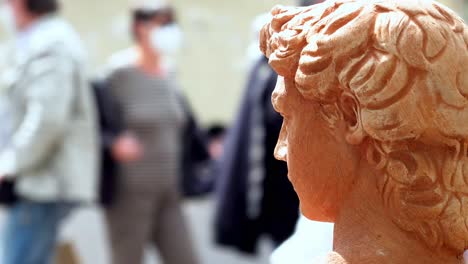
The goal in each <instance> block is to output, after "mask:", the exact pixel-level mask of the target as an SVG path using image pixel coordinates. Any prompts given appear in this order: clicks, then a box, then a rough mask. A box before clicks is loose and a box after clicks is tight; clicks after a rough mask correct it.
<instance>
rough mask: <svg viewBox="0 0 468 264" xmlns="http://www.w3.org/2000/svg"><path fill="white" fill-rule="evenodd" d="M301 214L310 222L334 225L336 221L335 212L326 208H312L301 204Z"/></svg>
mask: <svg viewBox="0 0 468 264" xmlns="http://www.w3.org/2000/svg"><path fill="white" fill-rule="evenodd" d="M301 212H302V214H303V215H304V216H305V217H307V218H308V219H309V220H312V221H318V222H327V223H334V222H335V219H336V213H335V212H336V210H334V209H332V208H326V207H313V206H310V205H308V204H306V203H302V202H301Z"/></svg>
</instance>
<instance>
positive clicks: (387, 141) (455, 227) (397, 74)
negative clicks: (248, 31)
mask: <svg viewBox="0 0 468 264" xmlns="http://www.w3.org/2000/svg"><path fill="white" fill-rule="evenodd" d="M272 14H273V20H272V21H271V23H269V24H267V25H266V26H265V27H264V29H263V31H262V35H261V49H262V51H263V52H264V54H265V55H266V56H267V57H269V60H270V64H271V65H272V67H273V68H274V69H275V70H276V71H277V72H278V74H279V75H282V76H284V77H285V78H288V79H290V80H294V81H295V83H296V88H297V89H298V90H299V91H300V92H301V94H302V95H303V96H304V97H305V98H306V99H310V100H313V101H318V102H320V103H321V104H325V105H330V106H333V107H329V108H324V109H334V110H330V111H338V112H341V114H339V115H336V116H338V117H339V118H342V119H344V120H343V121H345V122H347V123H348V124H350V127H349V130H350V136H349V138H347V141H348V142H349V143H350V144H362V143H363V142H364V141H366V142H370V144H368V145H369V149H368V155H367V156H368V157H367V158H368V160H369V162H370V163H371V164H373V165H374V166H375V167H376V168H377V169H378V170H379V171H381V172H382V173H381V175H379V176H378V185H379V189H380V191H381V194H382V200H383V203H384V204H385V206H386V208H387V209H388V210H389V211H390V214H389V215H391V216H392V217H393V220H394V222H395V223H396V224H398V225H399V226H400V227H401V228H402V229H404V230H406V231H408V232H414V233H416V234H417V235H418V236H419V237H420V238H421V239H422V240H424V241H425V242H426V243H427V245H428V246H430V247H433V248H442V247H445V248H449V249H452V250H455V251H457V252H458V253H461V252H463V251H464V250H465V249H466V248H467V246H468V30H467V27H466V25H465V24H464V22H463V20H462V19H461V18H460V17H459V16H457V15H456V14H455V13H454V12H452V11H451V10H450V9H448V8H446V7H444V6H442V5H441V4H438V3H436V2H432V1H426V0H406V1H398V0H393V1H379V0H336V1H332V0H330V1H326V2H324V3H321V4H318V5H314V6H310V7H298V8H296V9H285V8H283V7H281V6H278V7H275V8H274V9H273V11H272ZM338 47H339V48H338ZM291 65H292V66H291ZM447 65H451V67H447ZM324 114H327V113H324Z"/></svg>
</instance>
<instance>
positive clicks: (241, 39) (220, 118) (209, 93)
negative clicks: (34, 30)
mask: <svg viewBox="0 0 468 264" xmlns="http://www.w3.org/2000/svg"><path fill="white" fill-rule="evenodd" d="M171 2H172V4H173V5H174V7H175V9H176V11H177V18H178V21H179V23H180V26H181V28H182V31H183V33H184V41H183V48H182V50H181V53H180V54H179V55H178V59H177V68H178V74H179V81H180V83H181V86H182V89H183V90H184V91H185V93H186V95H187V97H188V99H189V101H190V104H191V106H192V108H193V111H194V113H195V115H196V116H197V117H198V120H199V123H200V125H201V126H203V127H205V126H208V125H209V124H212V123H221V124H225V125H227V126H229V124H230V123H231V122H232V121H233V119H234V117H235V113H236V111H237V109H238V108H239V104H240V100H241V96H242V93H243V91H244V88H245V84H246V82H247V79H248V78H247V76H248V72H249V68H250V66H251V64H250V62H249V59H248V48H249V44H250V43H251V41H252V40H253V39H254V36H253V33H252V29H251V28H252V22H253V21H254V19H255V17H257V16H258V15H260V14H262V13H265V12H268V11H269V10H270V9H271V8H272V7H273V6H274V5H277V4H282V5H293V4H295V1H293V0H236V1H219V0H197V1H191V0H172V1H171ZM441 2H443V3H445V4H446V5H448V6H450V7H451V8H453V9H454V10H456V11H457V12H459V13H460V14H462V16H464V17H465V18H467V17H468V1H463V0H451V1H450V0H446V1H441ZM63 7H64V15H65V17H66V18H67V19H68V20H69V21H70V22H71V23H72V24H73V25H74V27H75V28H76V29H77V31H78V32H79V34H80V35H81V37H82V39H83V41H84V44H85V46H86V48H87V50H88V52H89V61H90V65H89V69H90V75H91V76H100V75H102V74H103V73H104V72H105V71H106V65H107V64H108V61H109V58H110V57H111V55H112V54H115V53H116V52H117V51H120V50H123V49H125V48H128V47H129V46H130V45H131V43H132V39H131V37H130V34H129V32H130V26H129V25H130V24H129V23H130V17H129V11H128V0H99V1H96V0H63ZM10 37H11V35H10V34H9V32H7V31H6V30H5V28H1V30H0V59H1V58H4V56H5V53H6V52H7V50H8V49H7V48H6V47H7V43H8V41H9V39H10ZM0 63H4V61H0ZM3 67H8V65H4V64H3ZM214 210H215V203H214V200H213V198H212V197H211V196H208V197H203V198H198V199H194V200H190V199H188V200H186V201H185V202H184V214H185V216H186V219H187V220H188V221H189V225H190V231H191V233H192V235H193V239H194V242H195V247H196V250H197V251H198V252H199V255H200V257H201V263H202V264H218V263H222V264H267V263H269V256H270V254H271V252H272V250H273V248H274V245H273V243H272V242H270V241H269V240H267V239H262V240H261V242H260V246H259V251H258V254H257V255H254V256H247V255H243V254H241V253H238V252H236V251H233V250H230V249H225V248H220V247H219V246H216V245H215V243H214V242H213V233H212V232H213V231H212V230H211V226H212V224H209V223H212V222H213V217H214ZM4 220H5V214H4V213H0V233H1V232H2V229H1V226H3V225H2V223H3V222H4ZM61 240H62V241H66V242H67V243H71V248H72V251H73V252H74V253H75V254H77V256H78V258H79V259H80V262H79V263H85V264H107V263H109V259H110V253H109V242H108V241H107V234H106V229H105V228H104V220H103V215H102V213H101V212H100V210H99V209H97V208H86V209H81V210H80V211H78V212H76V213H74V214H73V217H71V219H70V220H69V221H67V223H66V225H65V227H64V228H63V230H62V232H61ZM0 254H1V252H0ZM146 263H147V264H150V263H151V264H156V263H158V264H159V263H160V262H159V260H158V256H157V254H156V253H155V251H154V250H152V249H148V251H147V254H146Z"/></svg>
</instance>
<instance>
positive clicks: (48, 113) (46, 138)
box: [0, 53, 75, 177]
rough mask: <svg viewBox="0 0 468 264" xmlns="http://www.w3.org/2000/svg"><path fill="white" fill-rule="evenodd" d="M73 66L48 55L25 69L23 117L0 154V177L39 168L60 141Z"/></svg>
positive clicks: (67, 117) (70, 94) (67, 114)
mask: <svg viewBox="0 0 468 264" xmlns="http://www.w3.org/2000/svg"><path fill="white" fill-rule="evenodd" d="M73 64H74V62H73V61H72V60H71V58H66V57H64V56H60V55H59V54H56V53H50V54H46V55H43V56H41V57H39V58H37V59H35V60H34V61H32V62H31V63H30V65H29V66H28V67H27V70H26V72H25V75H24V77H23V78H24V79H23V81H24V82H26V83H27V85H28V87H27V88H26V89H25V94H24V100H25V114H24V116H23V117H22V121H21V123H20V125H19V126H18V128H17V129H16V131H15V132H14V134H13V137H12V141H11V142H10V143H9V145H8V146H7V148H6V149H5V150H4V151H3V152H2V153H0V176H2V177H4V176H6V177H16V176H18V175H21V174H22V173H23V172H24V171H27V170H31V169H33V168H35V167H37V166H40V164H41V163H42V162H44V161H45V160H46V159H47V158H48V157H49V156H50V155H51V153H52V152H53V151H54V149H55V147H56V146H57V144H59V143H60V142H61V141H62V139H63V137H64V134H65V133H66V131H67V129H68V124H69V122H70V112H71V110H72V102H73V101H74V100H73V97H74V93H75V91H74V88H73V86H74V83H73V82H74V81H75V79H74V65H73Z"/></svg>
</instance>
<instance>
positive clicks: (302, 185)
mask: <svg viewBox="0 0 468 264" xmlns="http://www.w3.org/2000/svg"><path fill="white" fill-rule="evenodd" d="M273 104H274V106H275V108H276V110H277V111H278V112H279V113H281V115H282V116H283V117H284V123H283V128H282V131H281V134H280V139H279V141H278V145H277V147H276V151H275V155H276V157H277V158H278V159H281V160H284V161H287V162H288V169H289V178H290V180H291V182H292V183H293V185H294V188H295V190H296V192H297V193H298V195H299V198H300V200H301V209H302V212H303V213H304V215H306V216H307V217H308V218H310V219H314V220H318V221H329V222H333V221H334V220H335V217H336V214H337V210H338V208H339V205H340V204H341V203H342V200H343V196H344V195H346V193H347V191H348V189H349V187H350V186H351V185H352V181H353V179H354V175H355V173H354V170H355V168H354V166H355V164H357V162H356V158H357V157H359V155H356V153H354V151H355V148H354V147H353V146H351V145H349V144H345V142H344V138H345V137H344V133H345V129H344V124H343V126H340V125H339V124H335V126H336V127H334V128H332V127H330V120H329V119H328V118H332V119H333V118H334V117H333V116H324V115H323V113H324V109H322V107H323V106H322V105H320V104H319V103H317V102H314V101H311V100H306V99H305V98H304V97H303V96H302V95H301V94H300V93H299V91H298V90H297V89H296V88H295V87H294V82H292V81H290V80H287V79H284V78H279V80H278V83H277V86H276V89H275V92H274V94H273ZM327 119H328V120H327ZM336 121H337V122H339V120H336ZM340 128H342V129H340Z"/></svg>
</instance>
